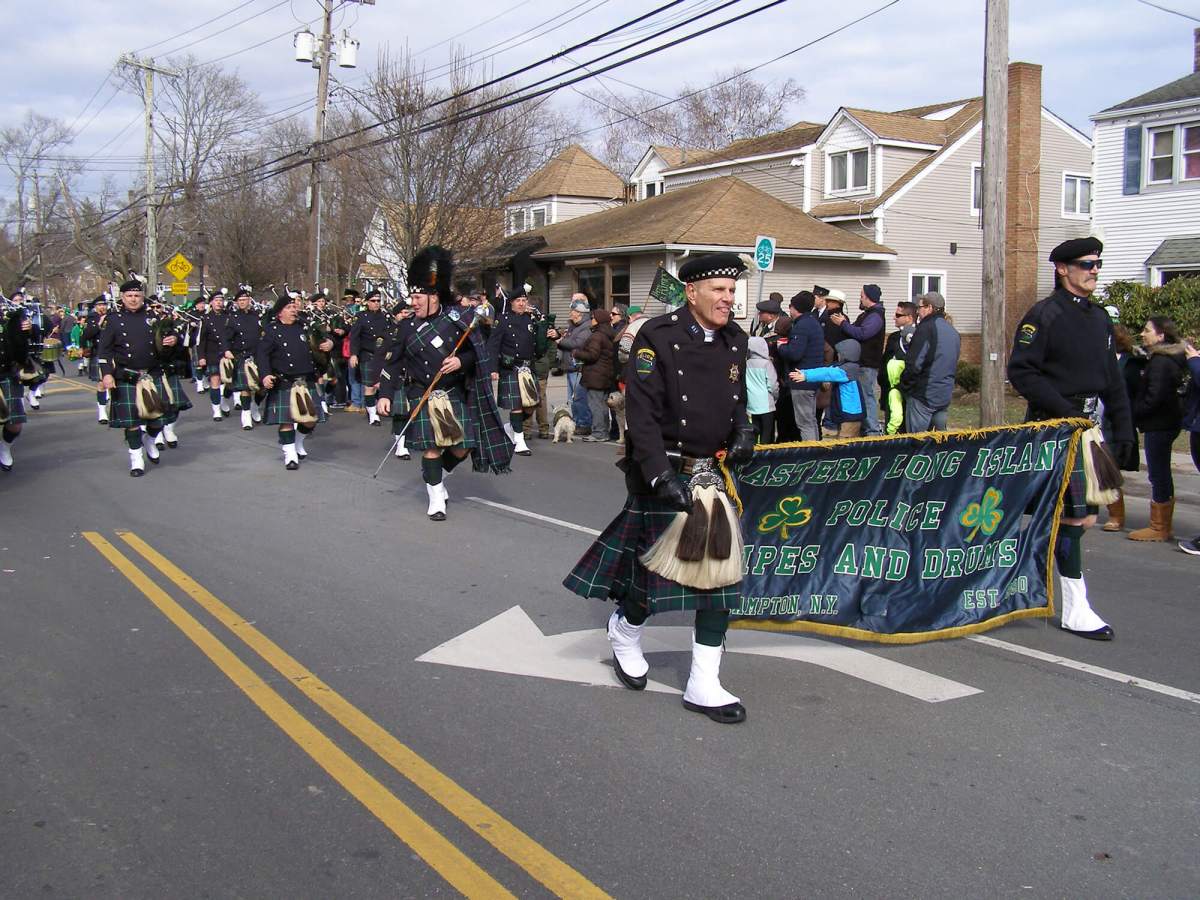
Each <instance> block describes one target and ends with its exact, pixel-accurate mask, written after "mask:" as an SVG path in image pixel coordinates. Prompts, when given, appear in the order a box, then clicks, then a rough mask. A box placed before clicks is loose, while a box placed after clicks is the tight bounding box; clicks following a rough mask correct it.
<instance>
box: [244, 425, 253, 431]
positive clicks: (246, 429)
mask: <svg viewBox="0 0 1200 900" xmlns="http://www.w3.org/2000/svg"><path fill="white" fill-rule="evenodd" d="M253 430H254V426H253V425H243V426H242V431H253Z"/></svg>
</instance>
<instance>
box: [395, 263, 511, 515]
mask: <svg viewBox="0 0 1200 900" xmlns="http://www.w3.org/2000/svg"><path fill="white" fill-rule="evenodd" d="M453 274H454V262H453V259H452V258H451V256H450V254H449V253H448V252H447V251H445V250H443V249H442V248H441V247H426V248H425V249H424V250H422V251H421V252H420V253H418V254H417V255H416V256H415V257H414V258H413V260H412V262H411V263H410V264H409V266H408V291H409V296H410V299H411V301H412V308H413V317H412V318H410V319H405V320H404V321H402V322H401V323H400V324H399V326H397V328H396V333H395V343H394V344H393V346H392V353H391V358H390V359H389V360H388V361H387V365H386V366H385V369H384V374H383V376H381V378H380V391H379V401H378V408H379V412H380V413H381V414H382V415H385V416H386V415H390V414H391V409H392V401H393V398H394V397H395V395H396V392H397V391H400V392H402V393H403V395H404V396H405V397H406V398H407V400H408V401H409V402H410V403H412V404H413V406H414V411H413V413H411V421H410V423H409V425H408V431H407V433H406V434H407V438H408V444H409V446H410V447H411V448H412V449H414V450H420V451H421V475H422V478H423V479H424V481H425V491H426V494H427V496H428V498H429V506H428V509H427V510H426V513H427V515H428V516H429V518H430V519H431V520H433V521H435V522H441V521H444V520H445V518H446V501H447V500H448V499H449V496H448V494H447V493H446V486H445V483H444V480H443V479H444V476H445V475H446V474H448V473H449V472H452V471H453V470H454V469H455V467H456V466H458V464H459V463H461V462H462V461H463V460H464V459H466V458H467V454H468V453H469V454H470V455H471V462H472V466H473V468H474V469H475V471H476V472H486V471H491V472H494V473H500V472H507V471H508V470H509V464H510V462H511V461H512V451H513V444H512V442H511V441H510V440H509V439H508V437H507V435H506V434H505V432H504V428H503V426H502V424H501V422H500V411H499V410H498V409H497V408H496V401H495V400H494V399H493V397H492V391H491V385H490V383H489V380H488V377H487V373H488V367H487V347H486V345H485V344H484V342H483V339H482V337H481V336H480V335H479V334H478V332H477V331H476V330H475V328H474V318H473V316H471V315H470V314H465V313H464V310H463V309H462V308H460V307H458V306H455V305H453V303H454V294H453V291H452V290H451V287H450V286H451V284H452V279H453Z"/></svg>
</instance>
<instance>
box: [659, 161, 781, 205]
mask: <svg viewBox="0 0 1200 900" xmlns="http://www.w3.org/2000/svg"><path fill="white" fill-rule="evenodd" d="M793 158H794V157H791V156H783V157H779V158H778V159H763V160H759V161H757V162H745V163H738V164H736V165H728V166H720V167H718V168H713V169H702V170H700V171H699V172H685V173H683V174H682V175H668V176H666V178H665V181H664V185H663V191H664V193H665V192H667V191H672V190H679V189H680V188H683V187H687V186H688V185H692V184H699V183H700V182H701V181H708V180H709V179H711V178H720V177H722V176H724V175H736V176H737V177H738V178H740V179H742V181H745V182H746V183H747V184H752V185H754V186H755V187H756V188H758V189H759V190H760V191H763V192H764V193H767V194H770V195H771V196H772V197H777V198H778V199H780V200H782V201H783V202H784V203H790V204H792V205H793V206H795V207H797V208H801V207H802V206H803V205H804V166H803V165H795V166H793V165H792V159H793Z"/></svg>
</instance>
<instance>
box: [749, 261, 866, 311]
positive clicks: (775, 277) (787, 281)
mask: <svg viewBox="0 0 1200 900" xmlns="http://www.w3.org/2000/svg"><path fill="white" fill-rule="evenodd" d="M886 268H887V263H883V262H868V261H864V260H840V259H819V258H807V257H799V258H798V257H790V256H776V257H775V268H774V269H773V270H771V271H770V272H767V273H766V274H765V275H764V276H763V291H762V294H763V299H764V300H765V299H766V297H767V295H768V294H770V293H771V292H772V291H778V292H779V293H781V294H783V296H784V299H785V301H786V300H787V299H790V298H791V296H792V295H793V294H795V293H796V292H798V291H811V290H812V288H813V285H814V284H819V285H822V286H824V287H827V288H839V289H841V290H843V291H845V292H846V306H847V309H848V310H850V311H851V312H853V311H855V310H857V309H858V292H859V290H860V289H861V288H862V286H863V284H865V283H868V282H872V281H879V280H880V279H881V278H882V277H883V273H884V272H885V271H886ZM746 291H747V300H748V302H747V303H746V316H745V317H744V318H739V319H738V320H737V322H738V324H739V325H741V326H742V327H743V328H745V327H747V324H748V323H752V322H753V321H754V320H755V319H756V317H757V313H756V312H755V309H754V304H755V302H756V301H757V300H758V275H757V274H755V273H751V274H750V275H749V276H747V280H746ZM784 305H785V306H786V302H785V304H784ZM855 315H857V313H855Z"/></svg>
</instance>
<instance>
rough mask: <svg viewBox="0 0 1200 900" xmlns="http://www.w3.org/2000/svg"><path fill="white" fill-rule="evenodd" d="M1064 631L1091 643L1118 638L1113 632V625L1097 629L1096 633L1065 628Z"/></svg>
mask: <svg viewBox="0 0 1200 900" xmlns="http://www.w3.org/2000/svg"><path fill="white" fill-rule="evenodd" d="M1063 631H1066V632H1068V633H1069V634H1077V635H1079V637H1081V638H1087V639H1088V640H1089V641H1111V640H1112V639H1113V638H1114V637H1116V632H1114V631H1113V630H1112V626H1111V625H1105V626H1104V627H1103V628H1097V629H1096V630H1095V631H1076V630H1075V629H1074V628H1064V629H1063Z"/></svg>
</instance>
